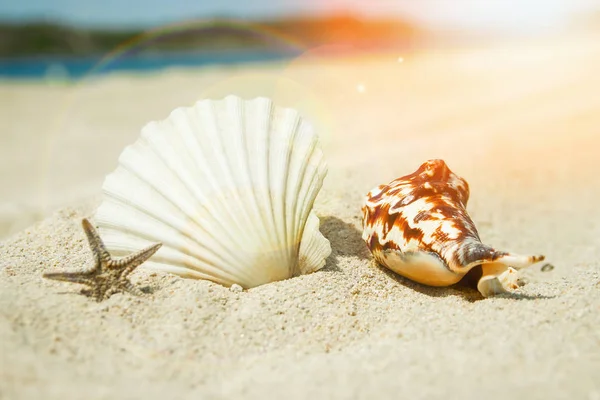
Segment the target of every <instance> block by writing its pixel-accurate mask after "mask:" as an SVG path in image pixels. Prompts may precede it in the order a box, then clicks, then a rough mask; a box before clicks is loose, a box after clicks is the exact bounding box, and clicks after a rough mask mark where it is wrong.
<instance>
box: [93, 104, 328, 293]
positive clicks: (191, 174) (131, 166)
mask: <svg viewBox="0 0 600 400" xmlns="http://www.w3.org/2000/svg"><path fill="white" fill-rule="evenodd" d="M326 174H327V166H326V163H325V161H324V159H323V153H322V151H321V149H320V147H319V143H318V137H317V135H316V134H315V132H314V131H313V129H312V127H311V126H310V124H309V123H308V122H307V121H305V120H304V119H302V118H301V117H300V115H299V114H298V112H297V111H295V110H292V109H284V108H279V107H275V106H274V105H273V104H272V102H271V101H270V100H269V99H266V98H256V99H253V100H247V101H244V100H242V99H240V98H238V97H234V96H228V97H226V98H225V99H223V100H216V101H215V100H202V101H199V102H197V103H196V104H195V105H194V106H192V107H188V108H178V109H176V110H174V111H173V112H172V113H171V114H170V115H169V117H168V118H167V119H166V120H164V121H160V122H151V123H149V124H147V125H146V126H145V127H144V128H143V129H142V133H141V137H140V138H139V139H138V140H137V141H136V142H135V143H134V144H133V145H131V146H128V147H127V148H125V150H124V151H123V153H122V154H121V156H120V157H119V165H118V167H117V169H116V170H115V171H114V172H112V173H111V174H110V175H108V176H107V177H106V179H105V181H104V185H103V196H104V197H103V202H102V204H101V205H100V207H99V209H98V211H97V213H96V216H95V220H96V222H97V224H98V227H99V231H100V234H101V235H102V237H103V239H104V241H105V243H106V246H107V248H108V250H109V251H110V252H111V253H113V254H115V255H121V254H125V253H128V252H130V251H132V250H134V249H139V248H142V247H144V246H146V245H147V244H150V243H157V242H161V243H163V246H162V247H161V249H160V250H159V251H158V252H157V253H156V254H155V255H154V256H153V257H152V258H151V259H150V260H149V261H148V262H147V263H146V264H144V266H147V267H148V268H153V269H156V270H160V271H165V272H170V273H174V274H177V275H180V276H182V277H187V278H197V279H208V280H211V281H214V282H217V283H220V284H223V285H225V286H232V285H234V284H238V285H240V286H242V287H244V288H251V287H255V286H258V285H262V284H265V283H268V282H272V281H277V280H282V279H286V278H290V277H293V276H297V275H300V274H307V273H310V272H313V271H316V270H318V269H320V268H322V267H323V266H324V265H325V259H326V258H327V257H328V256H329V254H330V253H331V247H330V244H329V241H328V240H327V239H325V238H324V237H323V235H322V234H321V233H320V232H319V219H318V218H317V216H316V215H315V214H314V212H313V203H314V201H315V198H316V197H317V194H318V193H319V190H320V189H321V186H322V183H323V179H324V178H325V175H326Z"/></svg>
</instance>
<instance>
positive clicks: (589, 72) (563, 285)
mask: <svg viewBox="0 0 600 400" xmlns="http://www.w3.org/2000/svg"><path fill="white" fill-rule="evenodd" d="M398 56H399V55H398V54H394V55H382V56H378V57H369V58H356V59H347V60H338V61H326V62H325V61H322V62H318V63H312V62H308V61H302V60H300V61H298V62H294V63H291V64H278V65H255V66H246V67H241V68H239V69H237V68H225V69H218V68H211V69H206V70H200V71H194V72H190V71H170V72H166V73H164V74H159V75H149V76H144V77H129V76H115V77H110V78H105V79H99V80H96V81H93V82H89V83H86V84H82V85H81V86H78V87H75V88H72V87H61V86H44V85H39V84H14V83H10V84H9V83H3V84H1V85H2V86H1V87H0V102H1V104H2V107H0V121H2V123H3V124H6V126H3V127H2V137H1V139H0V140H1V141H2V148H1V150H0V154H1V155H2V157H0V177H1V178H2V184H3V192H2V198H1V200H2V203H1V204H2V207H3V208H0V211H1V210H8V211H5V212H4V214H1V213H0V215H3V218H4V219H5V221H8V222H6V224H5V226H4V228H3V229H4V232H5V233H9V232H13V231H15V230H18V227H19V226H20V225H25V226H24V227H26V226H27V225H28V224H31V223H32V222H28V221H35V220H37V219H39V218H40V216H43V215H45V213H47V212H48V211H49V210H51V209H53V208H56V207H61V206H64V205H67V204H68V203H71V204H72V206H70V207H67V208H63V209H62V210H61V211H59V212H57V213H55V214H54V215H52V216H50V217H49V218H47V219H45V220H44V221H43V222H41V223H38V224H36V225H34V226H32V227H29V228H27V229H25V230H23V231H21V232H19V233H18V234H16V235H13V236H11V237H10V238H7V239H6V240H5V241H3V242H2V243H1V244H0V399H4V398H6V399H20V398H32V399H33V398H44V399H59V398H60V399H78V398H86V399H115V398H142V397H143V398H146V399H160V398H177V399H187V398H190V399H191V398H194V399H197V398H241V397H244V398H252V399H253V398H256V399H258V398H287V399H292V398H298V399H300V398H302V399H304V398H310V397H313V398H361V399H363V398H364V399H367V398H390V399H397V398H408V399H419V398H473V399H479V398H490V399H495V398H497V399H500V398H502V399H505V398H527V399H538V398H539V399H549V398H553V399H555V398H556V399H558V398H565V399H567V398H577V399H590V400H591V399H594V400H597V399H600V262H599V261H598V260H599V259H600V211H599V209H598V204H599V201H598V199H599V198H600V178H599V177H598V167H599V165H600V164H599V162H598V160H599V157H598V154H597V153H598V148H599V144H600V136H599V134H600V95H599V93H600V79H598V71H600V35H592V34H588V35H579V36H571V37H565V38H553V39H549V40H545V41H528V42H523V43H513V44H510V45H506V46H495V47H492V48H489V49H472V50H462V51H445V52H442V51H439V52H427V53H424V54H401V56H403V57H404V62H403V63H401V64H400V63H398V62H397V58H398ZM358 85H363V86H364V91H362V92H361V91H359V90H357V86H358ZM232 88H236V89H237V90H233V89H232ZM226 93H237V94H241V95H244V96H253V95H258V94H262V95H269V96H271V97H275V99H276V100H278V102H279V103H280V104H283V105H289V106H295V107H298V108H299V109H301V110H302V112H303V113H304V114H306V115H308V116H309V117H310V118H311V119H312V120H313V121H314V122H315V124H316V125H317V127H318V128H319V130H320V131H321V132H322V136H323V140H324V149H325V151H326V155H327V159H328V162H329V165H330V172H329V175H328V178H327V179H326V182H325V185H324V188H323V190H322V192H321V194H320V196H319V199H318V201H317V205H316V209H317V212H318V214H319V215H320V216H321V218H322V231H323V233H324V234H325V235H326V236H327V237H328V238H329V239H330V240H331V242H332V248H333V254H332V256H331V257H330V259H329V260H328V264H327V267H326V269H325V270H323V271H320V272H317V273H315V274H312V275H307V276H303V277H299V278H295V279H290V280H287V281H283V282H277V283H273V284H269V285H265V286H261V287H258V288H255V289H253V290H250V291H245V292H242V293H233V292H231V291H229V290H228V289H226V288H223V287H221V286H219V285H216V284H213V283H209V282H204V281H191V280H183V279H180V278H177V277H173V276H166V275H151V274H149V273H148V272H146V271H143V270H139V271H137V272H136V273H135V274H134V276H133V280H134V281H135V282H136V284H137V285H139V286H140V287H142V288H146V290H148V291H149V292H151V294H149V295H148V296H146V297H143V298H136V297H132V296H130V295H123V294H118V295H115V296H113V297H111V298H110V299H109V300H107V301H105V302H103V303H96V302H94V301H91V300H90V299H88V298H86V297H84V296H82V295H79V294H78V291H79V288H78V287H77V286H76V285H69V284H62V283H57V282H53V281H46V280H43V279H42V278H41V274H42V272H44V271H49V270H59V269H60V270H63V269H71V268H72V269H76V268H81V267H83V266H84V265H86V264H87V265H89V264H90V262H91V254H90V252H89V249H88V246H87V242H86V240H85V238H84V235H83V232H82V230H81V227H80V221H81V218H83V217H88V216H91V215H92V214H93V212H94V209H95V207H96V206H97V205H98V203H99V198H100V197H99V196H100V186H101V183H102V179H103V177H104V175H105V174H107V173H108V172H110V171H111V170H112V169H114V167H115V166H116V158H117V156H118V154H119V152H120V151H121V150H122V148H123V147H124V146H125V145H126V144H128V143H131V142H133V140H135V138H136V137H137V135H138V132H139V128H140V126H141V125H142V124H143V123H145V122H146V121H148V120H151V119H160V118H163V117H165V116H166V115H167V114H168V112H169V111H170V110H171V109H172V108H173V107H175V106H178V105H186V104H191V103H192V102H193V101H194V100H196V99H197V98H199V97H204V96H221V95H224V94H226ZM70 100H72V101H71V103H69V101H70ZM67 105H68V106H67ZM56 116H59V118H58V122H57V120H55V118H56ZM63 117H64V118H63ZM61 118H63V119H62V120H61ZM429 158H443V159H445V160H446V161H447V163H448V164H449V166H450V168H451V169H452V170H454V172H456V173H458V174H459V175H461V176H463V177H465V178H466V179H467V180H468V181H469V183H470V185H471V193H472V194H471V200H470V203H469V207H468V209H469V211H470V213H471V215H472V216H473V219H474V220H475V222H476V224H477V226H478V227H479V231H480V234H481V236H482V238H483V240H484V241H485V242H487V243H489V244H492V245H494V246H496V247H498V248H500V249H505V250H513V251H515V252H522V253H533V254H536V253H543V254H546V255H547V257H548V261H550V262H551V263H552V264H553V265H555V269H554V270H553V271H551V272H541V271H540V266H539V265H538V266H535V267H532V268H531V269H530V270H528V271H527V273H526V278H527V279H528V280H529V283H528V284H527V285H525V286H524V287H522V288H521V289H519V290H518V291H517V293H516V294H515V295H513V296H506V297H499V298H492V299H485V300H483V299H481V298H480V296H479V295H478V293H477V292H475V291H474V290H472V289H469V288H463V287H451V288H442V289H440V288H427V287H424V286H421V285H418V284H415V283H411V282H409V281H407V280H405V279H403V278H401V277H398V276H396V275H393V274H392V273H390V272H387V271H386V270H384V269H381V268H379V267H377V266H374V265H373V264H372V263H371V262H370V256H369V253H368V251H367V250H366V247H365V245H364V243H363V242H362V241H361V239H360V231H359V229H360V207H361V202H362V198H363V196H364V195H365V194H366V192H367V191H368V190H370V189H371V188H372V187H373V186H376V185H377V184H380V183H385V182H387V181H389V180H391V179H393V178H395V177H398V176H400V175H403V174H406V173H410V172H412V171H413V170H415V169H416V168H417V167H418V166H419V164H420V163H421V162H422V161H424V160H426V159H429ZM10 210H13V211H10ZM15 210H16V211H15ZM19 210H21V211H23V212H22V214H23V215H22V214H19ZM27 218H29V219H27ZM8 225H10V226H8ZM7 226H8V227H7Z"/></svg>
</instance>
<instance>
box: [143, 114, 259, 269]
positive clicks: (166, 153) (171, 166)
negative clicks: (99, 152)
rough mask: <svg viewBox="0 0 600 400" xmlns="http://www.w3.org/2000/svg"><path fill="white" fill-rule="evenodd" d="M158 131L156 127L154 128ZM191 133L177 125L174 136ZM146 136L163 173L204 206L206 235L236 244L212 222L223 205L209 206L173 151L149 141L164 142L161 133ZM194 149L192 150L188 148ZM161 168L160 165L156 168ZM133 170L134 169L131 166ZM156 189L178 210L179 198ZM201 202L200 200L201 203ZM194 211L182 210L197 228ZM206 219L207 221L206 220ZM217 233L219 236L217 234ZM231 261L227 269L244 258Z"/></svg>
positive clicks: (150, 179)
mask: <svg viewBox="0 0 600 400" xmlns="http://www.w3.org/2000/svg"><path fill="white" fill-rule="evenodd" d="M172 115H173V116H174V117H175V118H176V119H174V121H180V119H179V117H180V116H181V117H183V116H184V115H185V113H184V112H183V111H181V112H178V113H175V112H174V113H172ZM155 126H157V127H158V125H155ZM163 128H166V127H165V126H163ZM190 129H191V127H190V126H189V124H187V123H183V124H177V132H180V133H186V132H189V131H190ZM145 132H146V135H145V139H146V140H147V141H148V150H150V151H151V152H152V154H153V156H155V157H157V158H158V160H160V161H161V163H162V166H163V167H164V168H163V171H164V172H166V173H168V174H170V175H172V176H175V177H178V178H180V179H181V180H182V181H183V182H184V183H185V184H184V185H182V188H183V189H182V190H183V191H184V192H189V193H191V194H192V197H194V198H196V199H201V202H202V204H203V207H204V208H206V209H207V211H208V213H205V214H204V218H203V222H202V223H203V224H205V225H209V226H210V228H209V229H208V232H209V234H211V233H210V232H212V231H216V232H215V234H214V235H215V237H217V236H218V235H219V234H221V235H224V236H227V237H228V240H231V241H232V242H235V241H236V240H235V237H233V236H232V235H231V233H230V232H229V230H228V229H227V227H226V226H225V225H223V224H222V223H220V220H219V219H217V218H215V216H217V215H222V211H221V210H222V205H221V203H219V202H216V204H215V202H212V201H210V199H209V198H207V196H205V195H204V192H203V191H202V190H200V189H199V188H198V187H197V185H196V184H195V182H194V180H193V179H191V177H190V175H189V173H188V172H187V169H186V168H185V167H184V166H183V164H182V163H181V162H180V158H179V157H176V156H175V155H174V150H173V148H172V146H171V145H170V144H168V143H163V142H162V141H160V139H159V140H158V141H157V140H152V139H153V138H161V139H162V138H164V137H165V136H166V135H164V134H162V133H163V132H164V131H162V130H161V131H156V132H149V131H147V130H146V131H145ZM186 147H187V148H190V147H189V146H186ZM191 148H192V149H193V147H191ZM200 160H201V159H198V161H200ZM158 165H160V164H158ZM132 166H133V167H134V168H135V165H132ZM211 178H212V177H209V178H208V179H209V180H211V181H212V179H211ZM143 180H144V181H145V182H146V183H148V184H151V185H156V182H155V181H156V179H155V177H153V176H148V177H144V178H143ZM164 182H171V184H170V185H166V184H165V186H166V187H172V185H178V181H177V179H165V180H164ZM155 189H156V190H157V191H158V192H159V193H161V195H165V194H168V195H169V200H170V201H171V202H172V203H173V204H178V205H179V206H180V208H181V204H182V203H181V200H182V198H181V197H180V196H176V197H175V196H173V192H172V191H168V192H165V191H161V190H159V188H158V187H156V186H155ZM202 199H203V200H202ZM215 205H216V206H217V207H218V208H217V209H215V208H214V206H215ZM197 211H198V210H194V209H193V207H185V206H184V214H186V215H188V216H191V217H190V219H189V221H193V222H194V223H195V224H196V225H200V224H201V223H200V221H198V220H197V219H196V217H195V215H197ZM207 217H209V218H207ZM217 232H218V233H217ZM230 257H232V259H233V260H235V262H233V263H231V264H230V265H232V266H233V265H238V264H240V263H243V261H244V257H243V254H241V253H240V254H238V253H236V252H230ZM245 278H246V279H249V276H246V277H245Z"/></svg>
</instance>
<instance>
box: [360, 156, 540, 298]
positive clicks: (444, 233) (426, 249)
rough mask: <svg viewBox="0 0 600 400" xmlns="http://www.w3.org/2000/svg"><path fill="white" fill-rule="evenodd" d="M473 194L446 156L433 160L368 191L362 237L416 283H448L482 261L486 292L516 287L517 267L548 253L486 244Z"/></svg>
mask: <svg viewBox="0 0 600 400" xmlns="http://www.w3.org/2000/svg"><path fill="white" fill-rule="evenodd" d="M469 194H470V191H469V185H468V183H467V181H465V180H464V179H463V178H461V177H459V176H458V175H456V174H454V173H453V172H452V171H451V170H450V169H449V168H448V166H447V165H446V163H445V162H444V161H443V160H429V161H427V162H425V163H423V164H422V165H421V166H420V167H419V169H417V171H415V172H414V173H412V174H410V175H406V176H403V177H401V178H398V179H395V180H393V181H392V182H390V183H389V184H387V185H381V186H378V187H377V188H375V189H373V190H372V191H371V192H369V194H368V195H367V198H366V201H365V205H364V206H363V228H364V230H363V236H362V237H363V239H364V240H365V241H366V243H367V245H368V247H369V249H370V250H371V252H372V254H373V257H374V258H375V259H376V260H377V261H378V262H379V263H380V264H382V265H384V266H386V267H388V268H390V269H391V270H393V271H395V272H396V273H398V274H400V275H403V276H405V277H407V278H409V279H412V280H414V281H416V282H420V283H423V284H427V285H431V286H448V285H452V284H454V283H457V282H458V281H460V280H461V279H462V278H463V277H464V276H465V274H466V273H467V272H469V271H470V270H471V269H473V268H475V267H477V266H481V267H482V277H481V279H480V280H479V283H478V289H479V291H480V292H481V293H482V294H483V295H484V296H490V295H493V294H497V293H502V292H504V291H506V290H508V289H512V288H515V287H516V274H515V273H514V272H515V271H516V270H517V269H520V268H524V267H527V266H529V265H532V264H534V263H536V262H539V261H542V260H544V256H541V255H536V256H520V255H516V254H511V253H507V252H504V251H498V250H496V249H494V248H492V247H490V246H488V245H485V244H483V243H482V242H481V240H480V238H479V233H478V232H477V228H476V227H475V224H474V223H473V221H472V220H471V218H470V216H469V215H468V213H467V210H466V206H467V202H468V200H469ZM507 271H509V272H507ZM509 276H510V278H509ZM492 278H493V279H492ZM496 280H498V281H499V282H500V283H498V282H496Z"/></svg>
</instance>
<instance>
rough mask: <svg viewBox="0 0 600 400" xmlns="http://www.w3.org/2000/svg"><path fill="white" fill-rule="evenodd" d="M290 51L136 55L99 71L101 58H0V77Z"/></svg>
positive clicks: (84, 73)
mask: <svg viewBox="0 0 600 400" xmlns="http://www.w3.org/2000/svg"><path fill="white" fill-rule="evenodd" d="M295 55H297V54H295V53H293V52H289V51H285V52H282V51H232V52H208V53H196V54H190V53H170V54H153V55H135V56H127V57H121V58H117V59H113V60H110V62H108V63H105V64H102V66H101V67H100V68H98V65H99V63H100V62H101V61H102V59H103V57H101V56H97V57H78V58H74V57H43V58H41V57H30V58H17V59H2V58H0V78H14V79H61V80H71V79H73V80H76V79H80V78H82V77H88V76H95V75H105V74H110V73H113V72H123V71H128V72H154V71H160V70H162V69H165V68H170V67H198V66H203V65H214V64H237V63H248V62H259V61H274V60H285V59H288V58H291V57H294V56H295Z"/></svg>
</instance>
